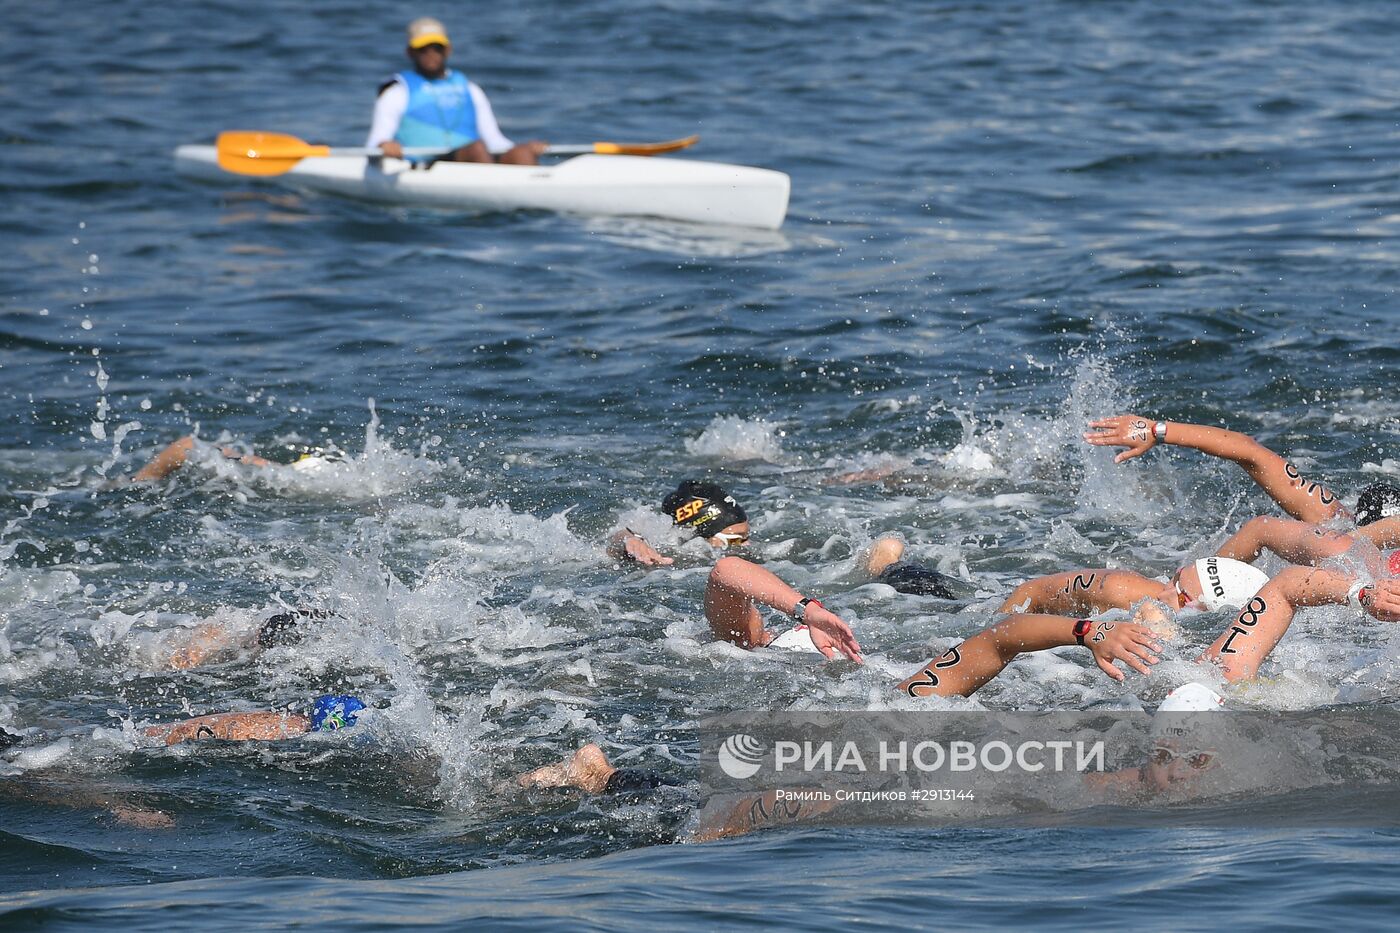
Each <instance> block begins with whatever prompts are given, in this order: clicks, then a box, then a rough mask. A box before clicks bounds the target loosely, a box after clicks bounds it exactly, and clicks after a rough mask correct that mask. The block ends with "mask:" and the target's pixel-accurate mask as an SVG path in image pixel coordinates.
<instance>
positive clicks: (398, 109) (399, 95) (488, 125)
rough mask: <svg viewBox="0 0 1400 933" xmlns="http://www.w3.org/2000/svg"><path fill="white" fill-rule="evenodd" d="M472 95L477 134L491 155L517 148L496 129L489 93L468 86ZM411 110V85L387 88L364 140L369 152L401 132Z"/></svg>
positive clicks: (472, 84)
mask: <svg viewBox="0 0 1400 933" xmlns="http://www.w3.org/2000/svg"><path fill="white" fill-rule="evenodd" d="M467 89H468V90H469V91H470V92H471V95H472V106H473V107H475V108H476V131H477V133H479V134H480V135H481V141H482V142H483V143H485V144H486V149H487V151H489V152H490V153H491V154H492V155H499V154H501V153H502V152H505V151H506V150H508V149H510V148H511V147H513V146H514V145H515V143H513V142H511V141H510V140H509V139H507V138H506V136H505V134H504V133H502V132H501V128H500V127H499V126H497V125H496V115H495V114H494V113H492V112H491V102H490V101H489V100H487V99H486V92H485V91H483V90H482V89H481V88H479V87H477V84H476V82H475V81H468V82H467ZM407 110H408V85H406V84H404V82H403V79H402V78H397V77H396V78H395V79H394V83H393V84H390V85H389V86H388V87H386V88H385V89H384V90H383V92H382V93H381V94H380V95H379V99H378V100H376V101H375V102H374V119H373V121H372V122H371V123H370V127H369V137H368V138H367V139H366V140H365V148H366V149H378V148H379V144H380V143H382V142H388V141H389V140H391V139H393V138H394V134H395V133H397V132H398V131H399V121H401V120H402V119H403V115H404V113H405V112H406V111H407Z"/></svg>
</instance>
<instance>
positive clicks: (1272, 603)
mask: <svg viewBox="0 0 1400 933" xmlns="http://www.w3.org/2000/svg"><path fill="white" fill-rule="evenodd" d="M1327 605H1349V606H1351V607H1352V608H1353V609H1356V610H1357V611H1359V612H1364V613H1366V614H1367V615H1369V616H1371V617H1372V618H1374V619H1377V620H1379V621H1381V622H1400V580H1397V579H1380V580H1374V581H1371V582H1367V581H1364V580H1361V579H1359V578H1358V577H1356V576H1353V575H1348V574H1344V573H1339V572H1337V571H1334V570H1324V569H1319V568H1316V567H1301V566H1293V567H1287V568H1285V569H1284V570H1282V571H1280V572H1279V573H1278V574H1276V575H1275V576H1274V578H1273V579H1272V580H1270V581H1269V582H1268V584H1267V585H1265V586H1264V588H1263V589H1261V590H1260V591H1259V593H1258V594H1257V595H1255V596H1254V597H1253V598H1252V599H1250V600H1249V602H1248V603H1246V604H1245V605H1244V607H1243V608H1242V609H1241V610H1240V612H1239V614H1238V615H1237V616H1236V617H1235V619H1234V621H1233V622H1232V623H1231V624H1230V626H1229V627H1228V628H1227V629H1226V630H1225V631H1224V632H1222V633H1221V635H1220V637H1219V638H1217V639H1216V640H1215V641H1214V642H1213V643H1212V644H1211V646H1210V647H1209V648H1207V649H1206V651H1205V654H1204V655H1202V657H1203V658H1204V659H1205V660H1208V661H1211V662H1213V663H1215V664H1217V665H1219V667H1220V670H1221V672H1222V673H1223V674H1224V677H1225V679H1226V680H1227V681H1229V682H1231V683H1233V682H1236V681H1240V680H1249V679H1252V678H1254V677H1256V676H1257V675H1258V673H1259V667H1260V665H1262V664H1263V663H1264V659H1265V658H1267V657H1268V656H1269V653H1270V652H1271V651H1273V650H1274V646H1275V645H1277V644H1278V643H1279V641H1281V640H1282V639H1283V636H1284V633H1286V632H1287V631H1288V627H1289V626H1290V625H1291V624H1292V622H1293V617H1294V615H1295V614H1296V612H1297V610H1298V609H1301V608H1304V607H1309V606H1327Z"/></svg>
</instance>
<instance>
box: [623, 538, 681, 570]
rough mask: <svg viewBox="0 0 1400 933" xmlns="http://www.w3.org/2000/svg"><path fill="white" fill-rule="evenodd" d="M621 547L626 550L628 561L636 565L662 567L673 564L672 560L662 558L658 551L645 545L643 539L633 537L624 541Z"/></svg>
mask: <svg viewBox="0 0 1400 933" xmlns="http://www.w3.org/2000/svg"><path fill="white" fill-rule="evenodd" d="M622 545H623V547H625V548H626V549H627V557H628V559H629V560H635V561H636V562H637V563H639V564H642V565H643V566H646V567H664V566H666V565H667V564H674V563H675V561H674V560H672V559H671V558H669V557H665V556H663V555H662V554H661V552H660V551H658V550H657V549H656V548H654V547H652V546H651V545H650V544H647V543H646V541H645V540H644V539H642V538H638V537H636V536H635V535H633V536H632V537H629V538H626V539H624V541H623V542H622Z"/></svg>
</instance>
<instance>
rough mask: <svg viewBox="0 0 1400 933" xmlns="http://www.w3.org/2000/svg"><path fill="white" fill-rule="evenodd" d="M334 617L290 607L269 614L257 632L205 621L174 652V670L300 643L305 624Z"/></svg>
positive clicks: (172, 666) (323, 610)
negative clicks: (237, 630)
mask: <svg viewBox="0 0 1400 933" xmlns="http://www.w3.org/2000/svg"><path fill="white" fill-rule="evenodd" d="M334 616H335V613H333V612H331V611H329V610H327V609H290V610H288V611H286V612H279V613H277V614H276V615H273V616H269V617H268V618H267V619H266V620H265V621H264V622H263V623H262V625H260V626H258V628H257V630H256V631H253V632H246V633H237V632H235V631H234V630H233V629H232V628H230V627H228V626H225V625H220V624H218V623H217V622H205V623H203V624H202V625H197V626H195V627H194V628H193V629H191V630H190V632H189V634H188V636H186V637H185V639H184V644H182V645H180V647H178V648H176V649H175V650H174V651H172V652H171V654H170V660H169V664H170V667H171V669H173V670H177V671H186V670H189V669H190V668H193V667H198V666H200V665H201V664H205V663H207V662H209V661H210V660H216V659H218V658H221V657H226V656H228V655H230V654H233V653H237V652H239V651H250V652H252V653H254V654H256V653H259V652H262V651H266V650H268V649H269V648H276V647H283V646H287V645H295V644H299V643H300V642H301V641H302V640H303V639H305V638H306V636H307V628H306V624H305V623H308V622H311V623H315V622H324V621H326V620H327V619H330V618H333V617H334Z"/></svg>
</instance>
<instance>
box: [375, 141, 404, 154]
mask: <svg viewBox="0 0 1400 933" xmlns="http://www.w3.org/2000/svg"><path fill="white" fill-rule="evenodd" d="M379 150H380V151H381V152H383V153H384V154H385V155H386V156H388V157H389V158H391V159H402V158H403V146H402V145H400V144H399V143H398V142H397V141H396V140H393V139H390V140H386V141H385V142H382V143H380V144H379Z"/></svg>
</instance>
